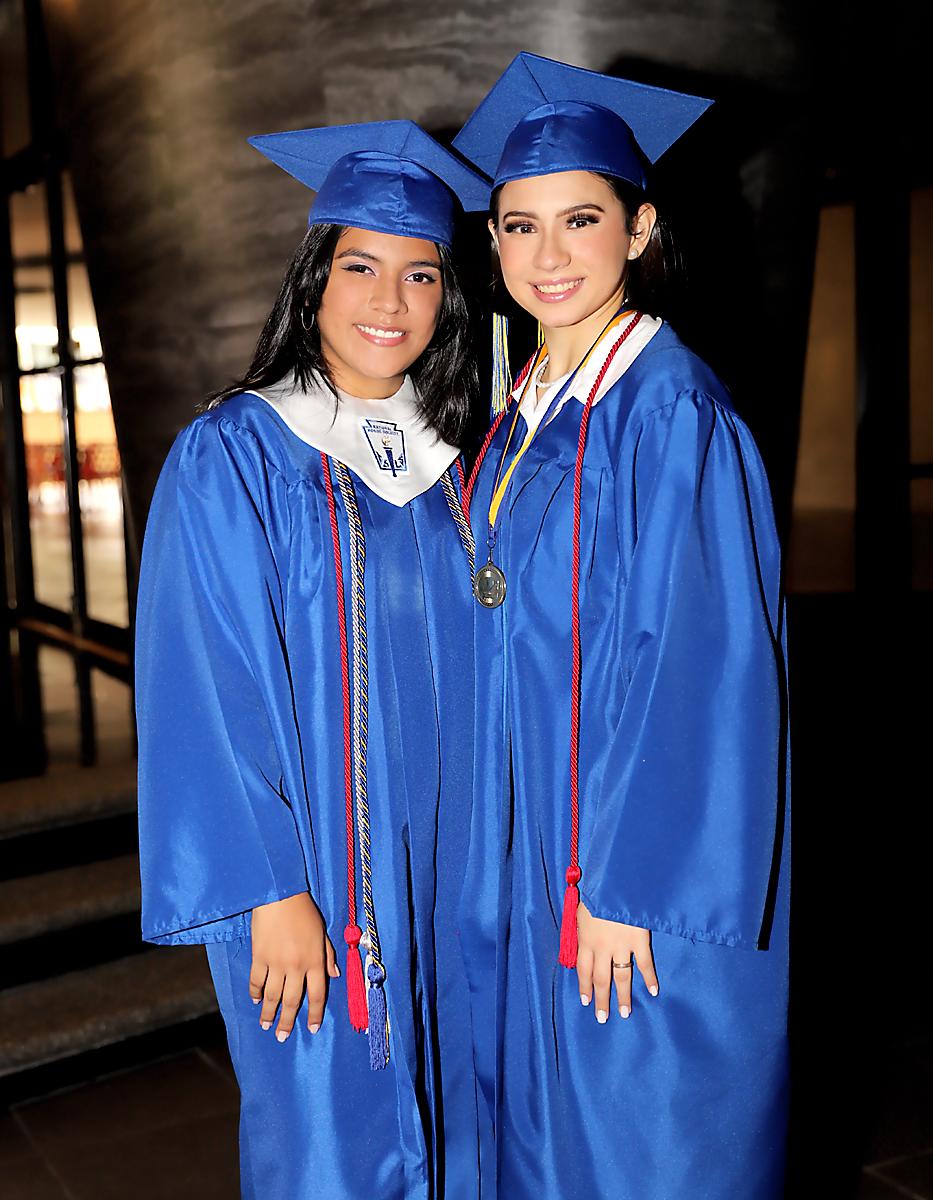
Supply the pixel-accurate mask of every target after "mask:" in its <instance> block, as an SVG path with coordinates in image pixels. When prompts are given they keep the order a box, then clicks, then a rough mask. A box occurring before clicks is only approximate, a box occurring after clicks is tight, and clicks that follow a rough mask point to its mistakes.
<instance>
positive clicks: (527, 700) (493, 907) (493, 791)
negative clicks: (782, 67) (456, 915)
mask: <svg viewBox="0 0 933 1200" xmlns="http://www.w3.org/2000/svg"><path fill="white" fill-rule="evenodd" d="M707 103H708V102H706V101H703V100H700V99H698V98H696V97H691V96H683V95H679V94H676V93H671V92H667V91H662V90H660V89H653V88H647V87H643V86H640V85H636V84H633V83H628V82H626V81H624V80H618V79H612V78H610V77H607V76H602V75H597V74H594V73H592V72H588V71H581V70H578V69H576V68H572V67H567V66H565V65H564V64H560V63H554V62H550V61H549V60H546V59H541V58H537V57H535V56H533V55H528V54H521V55H519V56H518V57H517V58H516V60H515V61H514V62H513V63H512V64H511V66H510V67H509V68H508V70H507V71H506V72H505V74H504V75H503V76H502V78H501V79H500V80H499V81H498V82H497V83H496V85H495V86H494V87H493V89H492V91H491V92H490V94H489V95H488V96H487V97H486V99H485V100H484V101H483V102H482V104H481V105H480V106H479V108H478V109H477V110H476V112H475V113H474V115H473V116H472V117H471V118H470V120H469V121H468V122H467V124H466V126H465V127H464V129H463V130H462V131H461V133H460V134H459V135H458V137H457V139H456V140H455V143H454V144H455V147H456V148H457V149H458V150H459V151H460V152H461V153H462V154H463V155H464V156H465V157H466V158H467V160H468V161H471V162H472V163H473V164H474V165H476V166H477V167H479V168H480V169H481V170H483V171H484V172H485V173H486V174H487V175H489V176H490V178H492V180H493V181H494V190H493V196H492V219H491V220H490V231H491V234H492V238H493V241H494V243H495V245H496V248H497V250H498V253H499V261H500V264H501V270H502V275H503V278H504V281H505V284H506V286H507V288H508V290H509V292H510V293H511V295H512V296H513V298H514V299H515V300H516V302H517V303H518V304H520V305H521V306H522V307H523V308H524V309H525V310H526V311H528V312H529V313H530V314H531V315H532V316H534V317H536V318H538V320H539V321H540V323H541V326H542V328H543V336H544V344H543V345H542V346H541V348H540V349H539V351H538V352H537V354H536V355H535V356H534V358H533V360H532V362H531V363H529V364H528V366H527V367H526V369H525V370H524V371H523V372H522V373H521V376H520V377H519V379H518V382H517V385H516V387H515V389H514V391H513V392H512V394H511V396H510V397H508V398H507V402H506V404H505V406H504V408H503V411H502V412H501V413H500V414H499V415H498V416H497V417H496V420H495V421H494V422H493V425H492V428H491V429H490V431H489V435H488V436H487V438H486V441H485V443H484V445H483V447H482V451H481V453H480V456H479V459H478V462H477V464H476V467H475V468H474V471H473V473H472V475H471V479H470V481H469V483H468V486H467V507H468V511H469V514H470V517H471V521H472V526H473V530H474V535H475V539H476V543H477V551H478V555H477V558H478V564H477V565H478V567H479V570H478V571H477V573H476V576H475V579H474V592H475V596H476V599H477V601H478V603H477V606H476V612H475V632H476V666H477V680H476V687H477V745H476V759H475V783H474V811H473V818H472V821H473V824H472V834H471V842H470V852H469V860H468V863H467V872H466V884H465V890H464V900H463V903H462V905H461V917H460V928H461V938H462V942H463V945H464V950H465V953H466V956H467V965H468V974H469V976H470V999H471V1005H472V1017H473V1029H474V1037H475V1039H476V1055H475V1057H476V1064H477V1073H478V1075H479V1082H480V1085H481V1091H482V1095H483V1098H484V1105H485V1109H484V1111H485V1114H486V1116H487V1118H488V1120H489V1121H490V1124H491V1126H492V1127H493V1128H494V1129H495V1136H496V1144H497V1145H496V1153H497V1160H498V1172H499V1188H500V1194H502V1195H505V1196H508V1197H509V1198H510V1200H531V1198H532V1197H538V1196H541V1195H545V1196H555V1197H556V1196H564V1195H571V1194H573V1195H585V1196H590V1197H594V1198H598V1197H605V1198H606V1200H609V1198H610V1197H611V1198H612V1200H672V1198H673V1197H678V1198H681V1197H684V1198H687V1197H689V1198H690V1200H694V1198H696V1200H699V1198H700V1197H702V1198H704V1200H727V1198H728V1200H735V1197H739V1196H741V1197H743V1200H766V1198H769V1200H770V1198H776V1197H778V1196H780V1195H782V1187H783V1183H782V1181H783V1159H784V1140H785V1125H786V1091H787V1080H786V999H787V941H788V897H789V884H788V870H789V829H790V823H789V807H788V796H787V791H786V785H787V776H786V762H787V748H786V702H785V678H784V616H783V602H782V597H781V590H780V552H779V546H778V543H777V538H776V533H775V528H774V522H773V516H772V511H771V505H770V497H769V492H768V485H767V481H766V478H765V474H764V470H763V467H762V463H761V460H760V457H759V455H758V452H757V450H756V447H755V445H754V443H753V441H752V438H751V436H750V434H749V432H748V430H747V428H746V426H745V425H744V423H743V422H742V421H741V419H740V418H739V417H738V416H737V415H736V413H735V411H734V408H733V406H732V404H731V401H730V399H729V396H728V393H727V392H726V389H725V388H724V387H723V385H722V383H721V382H720V381H719V380H718V379H717V378H716V376H715V375H714V374H713V373H712V372H711V371H710V369H709V368H708V367H707V366H706V365H705V364H704V363H703V362H702V361H700V360H699V359H698V358H697V357H696V356H695V355H693V354H692V353H691V352H690V351H689V350H688V349H687V348H686V347H685V346H684V345H683V344H682V343H681V342H680V341H679V339H678V338H677V336H676V334H675V333H674V332H673V331H672V330H671V328H670V327H669V326H668V325H667V324H665V323H663V322H662V321H660V320H658V319H657V318H656V317H655V316H653V315H651V314H650V313H649V312H648V311H646V305H645V301H644V299H643V297H644V295H645V291H646V284H647V283H649V282H650V276H651V273H652V271H654V270H656V269H657V268H658V266H659V255H660V253H661V245H662V240H661V236H660V230H659V224H658V220H657V213H656V210H655V208H654V207H653V205H652V204H651V202H650V192H649V190H648V188H649V178H648V162H649V160H650V161H654V160H655V159H656V158H657V157H658V156H659V155H660V154H661V153H663V152H664V151H665V150H666V149H667V148H668V146H670V145H671V143H672V142H673V141H675V140H676V139H677V138H678V137H679V136H680V135H681V134H682V133H683V132H684V131H685V130H686V129H687V128H688V127H689V126H690V125H691V124H692V123H693V122H694V121H695V120H696V119H697V117H698V116H699V115H700V114H701V113H702V112H703V110H704V109H705V108H706V107H707ZM723 319H724V320H725V319H728V318H727V314H723ZM484 545H485V548H486V549H485V553H484V552H483V547H484ZM484 558H485V560H486V561H485V563H484V562H483V559H484ZM559 963H560V964H561V965H559ZM564 968H571V970H565V969H564ZM610 1001H612V1003H611V1002H610Z"/></svg>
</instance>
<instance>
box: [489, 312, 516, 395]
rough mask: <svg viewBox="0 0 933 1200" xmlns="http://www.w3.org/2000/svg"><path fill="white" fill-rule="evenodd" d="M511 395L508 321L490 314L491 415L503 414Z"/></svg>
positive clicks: (505, 318) (495, 314) (497, 314)
mask: <svg viewBox="0 0 933 1200" xmlns="http://www.w3.org/2000/svg"><path fill="white" fill-rule="evenodd" d="M511 394H512V371H511V368H510V367H509V319H508V317H504V316H503V315H502V314H501V313H493V314H492V414H493V416H498V414H499V413H501V412H505V410H506V408H507V407H508V404H509V396H511Z"/></svg>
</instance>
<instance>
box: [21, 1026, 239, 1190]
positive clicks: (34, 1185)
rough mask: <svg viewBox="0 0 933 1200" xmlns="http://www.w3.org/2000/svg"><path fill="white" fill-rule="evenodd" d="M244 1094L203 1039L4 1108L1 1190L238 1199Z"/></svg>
mask: <svg viewBox="0 0 933 1200" xmlns="http://www.w3.org/2000/svg"><path fill="white" fill-rule="evenodd" d="M237 1107H238V1094H237V1088H236V1083H235V1081H234V1079H233V1075H232V1072H231V1070H230V1067H229V1061H228V1060H227V1058H226V1051H225V1049H224V1048H223V1047H222V1046H219V1045H213V1046H205V1047H201V1048H199V1049H196V1050H189V1051H186V1052H185V1053H183V1054H179V1055H176V1056H174V1057H172V1058H167V1059H162V1060H161V1061H158V1062H155V1063H152V1064H151V1065H149V1066H146V1067H142V1068H140V1069H138V1070H134V1071H127V1072H124V1073H121V1074H118V1075H112V1076H110V1077H109V1078H107V1079H103V1080H100V1081H98V1082H97V1083H92V1084H88V1085H86V1086H85V1087H81V1088H77V1089H75V1090H73V1091H68V1092H63V1093H60V1094H58V1095H55V1096H51V1097H49V1098H47V1099H44V1100H40V1101H34V1102H31V1103H28V1104H23V1105H17V1106H15V1107H14V1108H13V1109H11V1110H10V1111H9V1112H8V1113H6V1114H5V1115H3V1116H0V1195H2V1196H3V1200H127V1198H128V1197H132V1198H133V1200H163V1198H165V1200H167V1198H168V1197H172V1200H187V1198H188V1197H192V1198H194V1197H197V1200H236V1197H237V1196H238V1195H239V1189H238V1183H237V1179H238V1171H237V1145H236V1142H237V1134H236V1124H237Z"/></svg>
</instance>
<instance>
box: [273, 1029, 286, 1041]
mask: <svg viewBox="0 0 933 1200" xmlns="http://www.w3.org/2000/svg"><path fill="white" fill-rule="evenodd" d="M275 1040H276V1041H277V1042H284V1041H287V1040H288V1034H287V1033H286V1032H285V1030H284V1029H280V1030H279V1031H278V1033H277V1034H276V1035H275Z"/></svg>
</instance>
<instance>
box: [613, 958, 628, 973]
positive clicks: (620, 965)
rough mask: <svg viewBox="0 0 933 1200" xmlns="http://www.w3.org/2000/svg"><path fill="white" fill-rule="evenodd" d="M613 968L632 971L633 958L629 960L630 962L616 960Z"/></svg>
mask: <svg viewBox="0 0 933 1200" xmlns="http://www.w3.org/2000/svg"><path fill="white" fill-rule="evenodd" d="M612 969H613V970H614V971H631V969H632V960H631V959H629V961H628V962H626V963H617V962H614V963H613V964H612Z"/></svg>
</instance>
